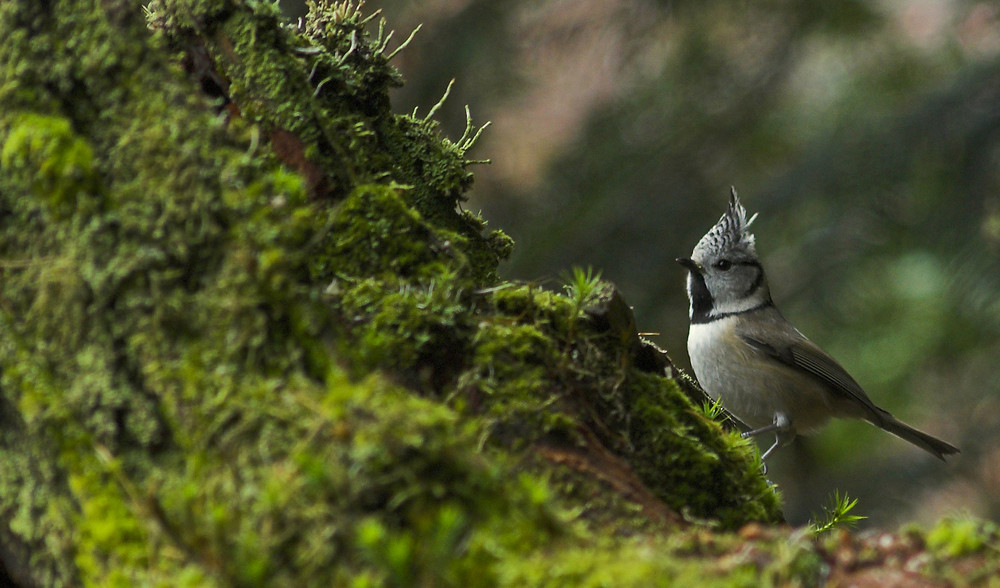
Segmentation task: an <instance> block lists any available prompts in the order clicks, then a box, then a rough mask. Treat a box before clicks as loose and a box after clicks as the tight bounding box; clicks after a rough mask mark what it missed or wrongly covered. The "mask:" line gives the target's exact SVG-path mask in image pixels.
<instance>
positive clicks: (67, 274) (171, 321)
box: [0, 0, 946, 586]
mask: <svg viewBox="0 0 1000 588" xmlns="http://www.w3.org/2000/svg"><path fill="white" fill-rule="evenodd" d="M311 9H312V12H311V13H310V16H309V17H308V18H307V19H306V20H305V21H304V23H303V25H302V26H301V27H299V26H293V25H291V24H289V23H285V22H283V21H282V20H281V18H280V16H279V15H278V14H277V12H276V11H275V9H274V7H273V6H272V5H271V4H270V3H258V2H236V1H228V0H216V1H208V0H177V1H170V0H159V1H156V2H152V3H150V4H149V6H148V8H147V14H146V16H145V20H144V16H143V14H142V12H141V11H140V10H139V8H138V6H137V5H135V4H133V3H130V2H126V1H124V0H119V1H108V2H101V3H93V2H82V1H80V0H63V1H57V2H50V3H35V2H29V1H26V0H24V1H10V2H5V3H2V4H0V30H4V31H5V34H4V36H3V38H2V39H0V45H2V48H3V54H4V55H6V56H8V57H6V58H5V60H4V61H2V62H0V399H2V402H0V424H2V425H3V426H2V428H0V449H2V454H0V480H2V482H0V484H2V485H3V487H2V489H0V513H2V515H0V517H2V520H3V522H4V523H5V524H4V525H2V527H0V559H2V562H3V564H4V569H5V572H6V574H7V577H6V579H7V580H10V581H16V582H18V583H22V584H24V585H77V584H88V585H102V586H104V585H136V584H150V585H172V586H173V585H198V586H201V585H216V584H217V585H260V584H269V585H270V584H278V585H331V584H333V585H346V584H348V583H350V584H352V585H357V586H363V585H384V584H390V585H412V584H417V585H463V586H476V585H483V586H487V585H499V584H505V585H506V584H524V583H528V584H545V583H574V584H575V583H579V584H581V585H587V584H588V583H589V584H593V585H607V584H608V583H612V584H616V585H648V584H649V582H651V581H656V582H662V581H665V579H676V580H678V581H683V580H684V579H692V578H700V577H707V578H709V579H711V578H718V579H719V582H720V583H725V582H729V581H730V580H734V579H744V580H746V581H747V582H748V583H751V582H752V581H753V580H759V579H760V578H761V577H766V578H770V579H771V580H773V581H775V582H781V581H800V582H803V583H809V582H812V581H814V580H815V578H817V577H818V576H817V574H818V573H819V570H821V568H822V561H821V557H820V555H821V554H822V550H821V548H820V547H817V544H816V543H815V542H812V541H811V540H808V539H805V538H800V539H797V540H796V541H797V542H794V543H792V545H793V547H794V548H793V549H791V550H788V549H785V550H784V551H782V550H781V549H782V548H779V547H776V545H778V544H779V543H782V542H784V543H783V544H784V545H787V544H788V543H787V541H786V540H785V539H783V538H781V537H783V536H781V537H779V535H778V534H776V535H775V536H774V537H772V543H770V544H767V545H768V547H767V548H766V554H767V555H766V557H763V559H764V560H766V561H767V562H768V563H767V565H765V566H764V567H763V568H761V569H756V568H748V567H746V566H741V565H732V566H727V565H724V564H720V563H718V562H717V561H716V560H718V559H719V558H723V559H724V558H725V557H726V556H727V554H728V555H730V556H733V557H735V555H733V554H736V553H739V549H740V546H739V545H740V542H741V541H742V540H743V539H742V538H741V537H740V536H738V535H735V534H733V533H725V532H720V533H717V531H730V530H733V529H736V528H740V527H742V526H744V525H746V524H747V523H751V522H759V523H774V522H777V521H780V519H781V515H780V511H779V499H778V497H777V494H776V492H775V490H774V489H772V488H771V487H769V485H768V484H767V482H766V480H765V479H764V478H763V476H762V475H761V474H760V471H759V462H758V461H756V460H755V458H754V455H753V453H752V450H751V448H750V445H749V444H748V443H747V442H744V441H742V440H740V439H739V438H738V436H735V435H733V434H732V433H731V432H728V431H727V430H726V429H724V428H723V427H722V426H721V425H720V424H718V423H716V422H715V421H713V420H712V419H711V418H709V416H707V415H706V411H704V410H702V408H701V407H700V406H698V401H699V397H698V396H697V392H696V391H694V390H693V389H692V388H691V387H690V386H689V385H688V384H687V383H686V381H685V380H683V379H681V378H678V377H677V374H676V372H675V371H674V370H673V369H672V367H671V366H670V364H669V360H667V359H666V357H665V355H663V354H662V352H660V351H659V350H657V349H655V347H653V346H652V345H650V344H649V343H646V342H643V341H641V340H640V339H639V338H638V336H637V335H636V334H635V325H634V320H632V317H631V311H630V310H629V309H628V307H627V304H625V302H624V301H623V300H622V299H621V297H620V294H618V293H617V292H616V291H615V290H614V288H613V286H611V285H610V284H607V283H603V282H600V281H598V280H597V279H595V278H594V277H593V276H590V277H589V278H586V277H579V279H576V280H575V282H574V283H573V284H572V287H569V288H567V291H566V292H565V293H557V292H551V291H547V290H544V289H541V288H539V287H537V286H535V285H532V284H523V283H514V282H503V281H501V280H499V279H498V277H497V266H498V263H499V262H500V261H501V260H502V259H503V258H505V257H506V256H507V255H508V254H509V252H510V247H511V245H512V243H511V241H510V239H509V238H507V237H506V236H505V235H504V234H503V233H502V232H500V231H490V230H487V229H486V224H485V222H484V221H483V220H482V219H480V218H478V217H477V216H475V215H471V214H469V213H467V212H464V211H462V210H461V208H460V206H459V205H460V202H461V201H462V199H463V198H464V195H465V193H466V191H467V190H468V189H469V187H470V186H471V183H472V175H471V173H470V172H469V171H468V166H469V161H468V160H467V159H466V151H467V150H468V149H469V148H470V147H471V146H472V142H473V139H474V137H475V135H476V131H475V128H474V127H472V126H471V125H470V129H469V131H468V132H467V134H466V136H465V137H463V138H462V139H460V140H459V141H450V140H448V139H446V138H443V137H441V136H440V135H439V133H438V128H437V125H436V123H434V122H433V121H431V120H423V119H417V118H414V117H412V116H401V115H396V114H393V113H392V112H391V109H390V104H389V99H388V88H389V87H390V86H391V85H392V84H395V83H399V76H398V74H397V73H396V72H395V70H394V69H393V68H392V67H391V66H390V65H389V63H388V57H389V55H390V53H389V52H388V51H387V42H386V37H385V35H384V34H382V33H375V32H374V23H373V22H372V21H371V19H370V18H369V17H366V16H364V15H363V14H362V12H361V11H360V10H359V7H358V6H357V5H354V4H351V3H346V4H313V5H312V7H311ZM147 24H148V26H147ZM380 30H381V29H380ZM776 533H777V532H776ZM945 543H946V542H942V544H945ZM762 549H764V548H762ZM692 553H695V554H698V556H697V557H694V558H691V557H689V556H690V554H692ZM705 574H708V575H705ZM762 574H763V576H762Z"/></svg>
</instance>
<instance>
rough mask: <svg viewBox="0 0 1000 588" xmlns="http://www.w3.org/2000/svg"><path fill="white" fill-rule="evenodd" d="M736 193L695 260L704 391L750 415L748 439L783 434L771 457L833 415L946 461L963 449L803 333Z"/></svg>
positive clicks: (693, 343) (694, 340) (693, 333)
mask: <svg viewBox="0 0 1000 588" xmlns="http://www.w3.org/2000/svg"><path fill="white" fill-rule="evenodd" d="M756 218H757V215H756V214H754V215H753V216H752V217H750V219H749V220H748V219H747V213H746V209H745V208H744V207H743V205H742V204H740V199H739V196H737V194H736V189H735V188H732V190H731V194H730V198H729V208H728V210H726V212H725V214H723V215H722V217H721V218H720V219H719V222H718V223H716V224H715V226H713V227H712V228H711V229H710V230H709V231H708V233H706V234H705V236H704V237H702V238H701V240H700V241H698V244H697V245H696V246H695V248H694V250H693V251H692V253H691V256H690V257H680V258H677V262H678V263H679V264H680V265H681V266H683V267H684V268H685V269H686V270H687V295H688V301H689V302H690V306H689V312H688V316H689V319H690V327H689V330H688V340H687V348H688V355H689V356H690V359H691V367H692V368H693V369H694V374H695V376H696V378H697V379H698V382H699V383H700V384H701V386H702V388H703V389H704V390H705V392H706V393H708V395H709V396H711V397H712V398H713V399H714V400H716V401H719V402H721V404H722V406H723V408H725V409H726V410H727V411H729V412H730V413H731V414H733V415H734V416H735V417H736V418H737V419H739V420H740V421H742V422H743V423H744V424H745V425H746V428H747V429H749V430H747V431H745V432H744V433H743V434H742V436H743V437H744V438H750V437H757V436H759V435H764V434H766V433H774V435H775V440H774V444H773V445H771V446H770V447H769V448H768V449H767V450H766V451H765V452H764V453H763V454H762V455H761V460H762V461H764V460H766V459H767V458H768V457H769V456H770V455H771V454H772V453H773V452H774V451H775V450H777V449H779V448H781V447H784V446H786V445H788V444H789V443H791V442H792V441H793V440H794V439H795V437H796V436H797V435H799V434H807V433H812V432H815V431H816V430H817V429H819V428H820V427H822V426H823V425H825V424H826V423H827V422H828V421H829V420H830V419H831V418H833V417H836V418H854V419H862V420H865V421H867V422H869V423H871V424H872V425H875V426H876V427H878V428H880V429H883V430H885V431H888V432H889V433H892V434H893V435H896V436H897V437H899V438H901V439H903V440H905V441H909V442H910V443H912V444H914V445H916V446H917V447H919V448H921V449H923V450H924V451H927V452H928V453H930V454H931V455H934V456H935V457H937V458H939V459H941V460H942V461H944V459H945V456H947V455H952V454H955V453H958V452H959V449H958V448H957V447H955V446H954V445H951V444H950V443H947V442H945V441H942V440H941V439H938V438H936V437H933V436H931V435H929V434H927V433H924V432H923V431H919V430H917V429H915V428H913V427H911V426H910V425H907V424H906V423H904V422H902V421H900V420H899V419H897V418H896V417H894V416H892V415H891V414H889V412H888V411H886V410H884V409H882V408H879V407H878V406H876V405H875V403H873V402H872V400H871V399H870V398H869V397H868V395H867V394H866V393H865V391H864V389H862V387H861V385H859V384H858V382H857V381H855V379H854V378H852V377H851V375H850V374H849V373H848V372H847V370H845V369H844V368H843V367H842V366H841V365H840V364H839V363H837V361H836V360H835V359H833V357H831V356H830V354H828V353H827V352H825V351H823V350H822V349H820V347H819V346H818V345H816V344H815V343H813V342H812V341H810V340H809V339H807V338H806V336H805V335H803V334H802V333H801V332H799V330H798V329H796V328H795V327H794V326H792V324H791V323H789V322H788V321H787V320H786V319H785V317H784V316H783V315H782V314H781V312H779V311H778V308H777V307H776V306H775V304H774V301H773V300H772V299H771V291H770V288H769V287H768V282H767V278H766V276H765V273H764V267H763V265H761V262H760V258H759V257H758V256H757V251H756V244H755V237H754V235H753V234H751V233H750V232H749V231H748V229H749V228H750V225H751V224H752V223H753V222H754V220H756Z"/></svg>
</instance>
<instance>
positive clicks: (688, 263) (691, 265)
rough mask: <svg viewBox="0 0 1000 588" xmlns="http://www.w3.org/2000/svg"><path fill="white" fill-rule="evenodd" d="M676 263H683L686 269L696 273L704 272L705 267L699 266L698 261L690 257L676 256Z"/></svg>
mask: <svg viewBox="0 0 1000 588" xmlns="http://www.w3.org/2000/svg"><path fill="white" fill-rule="evenodd" d="M677 263H679V264H681V265H683V266H684V267H686V268H687V269H688V271H691V272H694V273H698V274H700V273H704V269H705V268H703V267H701V264H700V263H695V261H694V260H693V259H691V258H690V257H678V258H677Z"/></svg>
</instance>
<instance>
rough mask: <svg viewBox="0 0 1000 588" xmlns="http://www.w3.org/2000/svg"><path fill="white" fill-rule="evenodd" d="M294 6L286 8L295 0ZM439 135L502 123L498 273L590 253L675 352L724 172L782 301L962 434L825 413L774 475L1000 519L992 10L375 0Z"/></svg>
mask: <svg viewBox="0 0 1000 588" xmlns="http://www.w3.org/2000/svg"><path fill="white" fill-rule="evenodd" d="M289 4H293V3H291V2H290V3H289ZM368 8H369V9H376V8H381V9H383V10H384V11H385V13H386V14H387V16H388V17H389V20H390V21H391V22H393V23H394V24H395V25H396V27H397V28H399V29H401V31H400V37H401V39H402V38H405V37H406V34H408V33H409V31H410V30H411V29H412V28H414V27H416V26H417V25H418V24H422V25H423V29H422V30H421V31H420V33H418V35H417V37H416V38H415V39H414V41H413V43H412V44H411V46H410V47H409V48H408V50H407V51H406V52H404V54H402V55H401V58H400V60H399V61H398V65H399V67H400V69H401V70H402V71H403V73H404V74H405V75H406V77H407V78H408V79H410V80H411V81H412V82H413V83H410V84H409V85H407V86H406V87H405V88H402V89H400V90H398V91H397V92H398V93H397V94H396V96H395V97H394V104H395V105H396V106H395V107H396V109H397V110H400V111H409V110H412V108H413V107H420V108H421V109H424V110H425V111H426V109H428V108H429V107H430V106H431V105H433V104H435V103H437V101H438V99H439V98H440V96H441V94H442V93H443V91H444V89H445V87H446V86H447V84H448V81H449V80H450V79H451V78H452V77H455V78H457V82H456V84H455V88H454V91H453V92H452V94H451V97H450V98H449V101H448V102H447V103H446V104H445V106H444V107H443V108H442V109H441V111H440V113H439V115H438V117H439V118H441V119H442V120H443V123H444V127H445V129H446V130H447V131H448V132H449V134H451V135H453V136H458V135H460V134H461V129H462V128H463V125H464V111H463V106H464V105H465V104H468V103H473V104H475V105H476V110H477V112H478V113H479V116H481V117H485V118H487V119H490V120H493V121H494V126H493V128H491V129H490V130H489V131H488V132H487V133H486V135H484V140H483V146H482V147H480V148H479V151H478V153H477V155H479V156H481V157H489V158H491V159H493V161H494V165H492V166H488V167H484V168H481V169H479V170H478V171H477V185H476V188H475V191H474V194H473V200H472V204H473V206H474V207H475V206H478V207H482V209H483V210H484V213H485V216H486V217H487V218H489V219H490V220H491V222H496V223H497V224H498V226H502V227H504V229H505V230H506V231H507V232H508V233H510V234H511V235H512V236H513V237H514V238H515V240H516V242H517V244H518V246H517V248H516V249H515V252H514V257H513V261H512V263H511V264H509V265H508V266H507V267H506V270H505V271H506V273H507V275H509V276H511V277H517V278H528V279H547V278H550V277H552V276H556V275H559V274H560V272H563V271H565V270H566V268H568V267H570V266H572V265H574V264H576V265H581V266H586V265H591V266H593V267H595V268H596V269H599V270H600V271H601V272H602V274H603V276H604V277H606V278H608V279H611V280H613V281H614V282H616V283H617V284H618V286H619V287H620V288H621V290H622V291H623V292H624V293H625V295H626V296H627V297H628V299H629V300H630V301H631V302H632V303H633V304H634V305H635V312H636V317H637V320H638V322H639V329H640V330H641V331H658V332H661V333H662V336H661V337H659V338H658V339H657V341H658V342H659V343H660V344H661V345H664V346H665V347H667V348H668V350H669V351H670V353H671V355H672V356H673V357H674V358H675V359H676V360H678V361H679V362H680V363H682V364H683V363H686V355H687V354H686V351H685V343H684V341H685V338H686V331H687V325H686V300H685V299H684V294H683V288H682V272H681V271H680V270H679V268H677V267H676V266H675V264H674V262H673V259H674V258H675V257H677V256H678V255H682V254H685V253H687V252H688V251H690V249H691V247H692V246H693V245H694V243H695V242H696V241H697V239H698V238H699V237H700V236H701V235H702V234H703V233H704V231H705V230H706V229H707V228H708V227H709V226H711V224H712V223H713V222H714V221H715V219H716V218H717V217H718V215H719V214H720V213H721V211H722V209H723V205H724V203H725V196H726V193H727V190H728V187H729V185H730V184H735V185H736V187H737V188H738V189H739V190H740V192H741V194H742V195H743V196H744V201H745V202H746V203H747V205H748V207H749V208H750V209H751V211H758V210H759V211H760V212H761V217H760V220H759V221H758V223H757V225H756V232H757V235H758V243H759V249H760V251H761V253H762V255H763V257H764V262H765V267H767V268H768V271H769V274H770V278H771V282H772V291H773V292H774V294H775V297H776V299H777V302H778V304H779V306H780V307H781V308H782V309H783V311H784V312H785V314H786V315H787V316H788V317H789V318H790V319H791V320H792V321H793V322H794V323H795V324H797V325H798V326H799V327H800V328H801V329H802V330H803V331H804V332H805V333H806V334H808V335H810V336H811V337H812V338H813V339H814V340H816V341H817V342H818V343H820V344H821V345H822V346H824V347H825V348H827V349H828V350H829V351H830V352H831V353H833V354H834V356H835V357H837V358H838V359H839V360H841V362H842V363H844V364H845V365H846V366H847V367H848V369H849V370H851V371H852V372H853V373H854V375H855V376H856V377H857V378H858V379H859V381H861V382H862V384H863V385H865V387H866V388H867V389H868V392H869V394H870V395H871V396H872V397H873V398H874V399H876V401H877V402H878V403H879V404H881V405H883V406H885V407H886V408H887V409H889V410H891V411H893V412H894V413H895V414H897V415H898V416H899V417H901V418H903V419H904V420H907V421H909V422H911V423H913V424H915V425H917V426H918V427H920V428H923V429H925V430H928V431H930V432H932V433H934V434H936V435H939V436H941V437H943V438H945V439H947V440H949V441H952V442H954V443H956V444H958V445H959V446H960V447H961V448H962V450H963V453H962V454H961V456H960V457H959V458H958V459H957V460H954V461H953V462H952V463H950V464H949V465H947V466H941V465H940V464H937V463H931V462H930V461H929V460H928V459H927V458H926V456H923V455H920V454H919V453H918V452H915V451H914V450H913V449H912V448H910V447H908V446H906V445H905V444H903V443H899V442H897V441H895V440H893V439H892V438H890V437H888V436H885V435H883V434H881V433H880V432H877V431H875V430H874V429H873V428H870V427H867V426H866V425H863V424H844V423H837V424H834V425H833V426H831V427H828V428H827V430H826V431H824V432H823V433H822V434H820V435H818V436H817V437H816V438H813V439H808V440H804V441H803V440H800V442H798V443H796V445H794V446H793V449H790V450H787V451H786V452H785V454H784V455H780V456H779V459H778V461H777V463H775V464H774V466H773V467H772V468H771V475H772V476H774V477H775V480H776V481H777V482H778V483H779V485H780V486H782V488H783V491H784V493H785V496H786V498H787V508H786V515H787V516H788V517H789V519H790V520H791V521H792V522H804V521H805V520H806V518H807V517H808V513H809V512H811V511H815V510H816V508H817V507H818V506H820V505H821V504H822V503H823V502H824V500H825V496H827V495H828V494H829V492H830V491H831V490H832V489H834V488H839V489H841V490H842V491H845V492H847V493H849V494H851V495H852V496H856V497H858V498H860V500H861V502H862V503H863V504H865V506H866V512H867V513H869V514H870V515H871V516H870V519H869V520H868V523H869V524H871V523H874V524H883V525H884V524H886V523H889V522H893V521H899V520H901V519H906V518H914V517H915V518H918V519H920V520H925V521H927V520H931V519H933V518H936V516H938V515H940V514H941V513H942V512H948V511H950V510H952V509H955V508H957V507H961V508H966V509H970V510H972V511H973V512H974V513H976V514H980V515H984V516H992V517H997V516H998V515H1000V498H998V497H1000V476H998V475H997V474H996V473H995V472H996V471H997V469H998V468H997V467H996V464H997V463H998V461H1000V450H997V449H996V447H997V446H998V443H997V440H998V437H1000V417H998V416H997V415H1000V410H998V404H1000V396H998V393H997V390H998V387H1000V369H998V368H997V367H996V366H995V363H996V362H995V359H994V358H995V357H996V356H997V355H998V353H1000V337H998V335H1000V301H998V300H1000V298H998V296H997V293H998V291H1000V260H998V252H1000V197H998V194H1000V165H998V164H1000V140H998V139H1000V137H998V131H1000V124H998V122H1000V68H998V67H997V62H998V58H1000V16H998V15H1000V11H998V9H997V7H996V6H995V5H994V4H993V3H988V2H975V1H971V0H922V1H920V2H903V1H900V0H883V1H880V2H860V1H854V0H849V1H838V2H821V3H800V2H792V1H784V0H774V1H770V2H763V3H750V2H723V1H707V2H684V1H659V2H657V1H653V0H632V1H630V2H625V3H616V2H610V1H609V0H584V1H580V2H566V1H560V0H545V1H541V2H527V1H521V2H518V1H515V0H507V1H505V2H495V1H490V0H434V1H430V2H414V1H412V0H397V1H394V0H385V1H381V2H369V3H368Z"/></svg>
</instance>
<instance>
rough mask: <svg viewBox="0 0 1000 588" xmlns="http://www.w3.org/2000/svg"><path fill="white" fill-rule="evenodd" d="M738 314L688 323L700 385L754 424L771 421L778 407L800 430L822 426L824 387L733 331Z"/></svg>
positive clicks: (825, 405) (826, 412) (825, 416)
mask: <svg viewBox="0 0 1000 588" xmlns="http://www.w3.org/2000/svg"><path fill="white" fill-rule="evenodd" d="M737 320H740V317H735V316H731V317H725V318H722V319H719V320H715V321H712V322H708V323H700V324H692V325H691V330H690V331H689V333H688V355H689V356H690V358H691V367H692V368H694V373H695V376H696V377H697V378H698V382H699V383H700V384H701V386H702V388H704V389H705V391H706V392H707V393H708V394H709V395H710V396H712V398H721V399H722V405H723V406H724V407H726V409H727V410H729V411H730V412H732V413H733V414H734V415H735V416H736V417H737V418H739V419H740V420H742V421H743V422H745V423H746V424H747V425H749V426H750V427H753V428H758V427H763V426H765V425H768V424H770V423H771V422H772V421H773V420H774V415H775V414H777V413H778V412H781V413H783V414H785V415H786V416H787V417H788V418H789V419H791V421H792V426H793V427H794V428H795V429H796V431H797V432H800V433H801V432H807V431H809V430H811V429H815V428H818V427H820V426H822V425H823V424H824V423H825V422H826V421H827V419H828V415H829V414H830V409H829V406H828V400H829V393H828V392H827V391H826V389H825V387H824V386H823V385H822V384H821V383H819V382H818V381H817V380H816V379H815V378H813V377H811V376H809V375H808V374H805V373H803V372H801V371H799V370H796V369H794V368H791V367H789V366H787V365H785V364H782V363H780V362H778V361H777V360H775V359H773V358H771V357H769V356H766V355H764V354H763V353H760V352H759V351H757V350H755V349H753V348H751V347H750V346H749V345H747V344H746V343H745V342H743V341H742V340H741V339H740V338H739V337H738V336H737V335H736V330H735V327H736V321H737Z"/></svg>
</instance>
